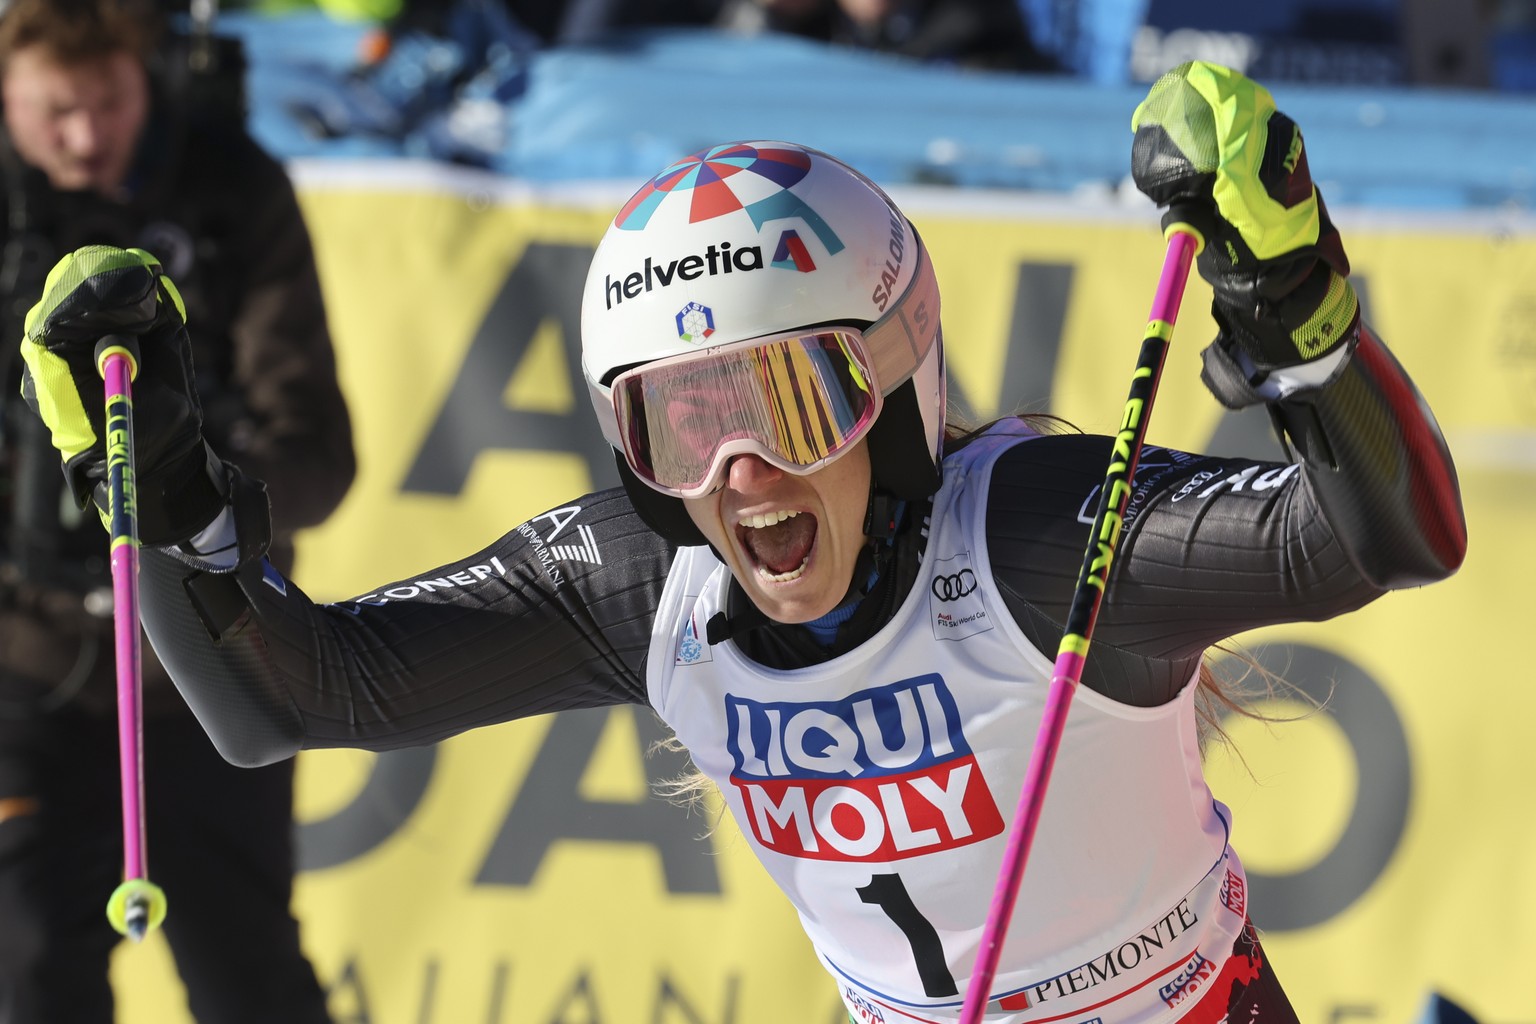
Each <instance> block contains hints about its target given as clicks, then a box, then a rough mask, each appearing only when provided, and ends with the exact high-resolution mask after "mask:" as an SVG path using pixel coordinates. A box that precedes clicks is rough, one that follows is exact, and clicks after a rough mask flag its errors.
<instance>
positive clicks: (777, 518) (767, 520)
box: [741, 511, 800, 530]
mask: <svg viewBox="0 0 1536 1024" xmlns="http://www.w3.org/2000/svg"><path fill="white" fill-rule="evenodd" d="M799 514H800V513H799V512H784V511H779V512H769V513H768V514H767V515H756V516H746V517H745V518H743V519H742V520H741V525H742V526H745V527H748V528H750V529H753V530H761V529H763V528H764V527H766V526H777V525H779V524H780V523H782V522H783V521H784V520H786V519H793V518H795V516H797V515H799Z"/></svg>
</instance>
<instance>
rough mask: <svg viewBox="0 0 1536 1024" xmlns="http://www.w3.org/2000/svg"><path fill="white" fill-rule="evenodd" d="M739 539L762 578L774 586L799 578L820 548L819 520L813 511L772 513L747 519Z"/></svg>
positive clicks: (740, 524) (742, 521) (738, 527)
mask: <svg viewBox="0 0 1536 1024" xmlns="http://www.w3.org/2000/svg"><path fill="white" fill-rule="evenodd" d="M736 539H737V541H738V542H739V543H740V544H741V548H742V550H743V551H745V552H746V553H747V557H748V558H750V559H751V560H752V565H753V567H754V568H756V569H757V572H758V575H759V576H761V577H762V578H763V579H765V580H767V581H768V582H770V583H788V582H790V581H791V580H797V579H799V578H800V577H801V576H802V575H803V574H804V573H805V567H806V565H807V563H809V562H810V559H811V549H812V548H813V547H815V546H816V517H815V516H813V515H811V514H810V513H809V512H789V511H779V512H768V513H764V514H761V515H754V516H743V517H742V518H741V519H740V520H738V521H737V523H736Z"/></svg>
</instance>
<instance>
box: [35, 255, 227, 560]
mask: <svg viewBox="0 0 1536 1024" xmlns="http://www.w3.org/2000/svg"><path fill="white" fill-rule="evenodd" d="M185 315H186V311H185V309H184V308H183V305H182V301H181V296H180V295H179V294H178V293H177V291H176V286H175V285H174V284H172V283H171V281H170V279H169V278H167V277H166V276H165V275H164V274H163V273H162V272H161V268H160V263H159V261H158V260H156V259H155V258H154V257H153V256H151V255H150V254H149V253H147V252H144V251H143V250H142V249H116V248H112V247H110V246H100V245H96V246H87V247H85V248H83V249H79V250H77V251H75V252H73V253H71V254H69V255H68V256H65V257H64V258H63V259H62V260H60V261H59V262H58V264H57V265H56V266H55V267H54V268H53V270H52V271H50V272H49V274H48V280H47V282H46V283H45V284H44V286H43V297H42V299H41V300H39V301H38V303H37V305H35V306H33V307H32V309H31V311H30V312H28V313H27V319H26V337H25V338H24V339H23V341H22V343H21V354H22V358H23V359H24V360H25V363H26V366H25V369H24V371H23V375H22V382H21V393H22V397H23V398H24V399H26V402H27V404H28V405H29V406H31V407H32V409H33V411H35V412H36V413H37V414H38V415H39V416H41V417H42V419H43V421H44V422H45V423H46V424H47V425H48V429H49V430H50V431H51V432H52V434H53V446H54V447H55V448H56V449H58V451H59V455H60V457H61V458H62V459H63V462H64V475H65V477H66V478H67V479H68V480H69V485H70V488H71V490H72V491H73V492H74V495H75V500H76V502H78V503H79V505H80V507H81V508H84V507H85V505H86V503H87V502H88V501H89V500H91V499H92V498H93V497H94V499H95V501H96V505H97V507H98V508H99V509H102V510H105V509H106V507H107V495H106V479H107V468H106V464H107V456H106V450H105V446H104V444H103V441H102V439H103V437H104V435H105V430H104V427H105V416H104V413H105V400H104V390H103V384H102V379H101V376H100V373H99V371H98V370H97V366H96V343H97V342H98V341H99V340H100V339H101V338H102V337H104V336H106V335H112V334H116V335H128V336H131V337H132V338H134V339H135V341H136V343H137V348H138V359H137V363H138V366H137V374H136V376H135V377H134V381H133V410H134V439H133V443H134V450H135V459H136V463H137V465H136V467H135V476H136V485H137V502H136V504H137V510H138V526H139V538H140V540H141V541H142V542H143V543H145V544H173V543H177V542H180V541H184V540H186V539H188V538H190V537H192V536H193V535H194V534H196V533H197V532H198V531H199V530H201V529H202V528H203V527H204V526H206V525H208V523H210V522H212V521H213V519H214V518H215V517H216V516H217V515H218V514H219V512H220V510H222V509H223V508H224V506H225V501H226V495H227V493H228V487H229V483H228V477H227V475H226V472H225V467H224V466H223V465H222V464H221V463H220V462H219V461H218V459H217V458H215V456H214V455H213V453H212V451H211V450H209V448H208V446H207V445H206V444H205V443H204V441H203V433H202V430H203V414H202V408H201V406H200V405H199V403H198V399H197V393H196V391H195V390H194V389H193V383H192V382H193V376H192V349H191V344H190V341H189V339H188V337H187V327H186V321H185Z"/></svg>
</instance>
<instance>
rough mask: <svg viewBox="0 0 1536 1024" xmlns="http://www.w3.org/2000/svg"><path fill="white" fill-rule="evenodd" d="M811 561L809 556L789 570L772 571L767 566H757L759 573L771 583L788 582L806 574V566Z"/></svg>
mask: <svg viewBox="0 0 1536 1024" xmlns="http://www.w3.org/2000/svg"><path fill="white" fill-rule="evenodd" d="M810 561H811V560H810V559H809V558H807V559H806V560H805V561H803V562H801V563H800V564H799V565H797V566H795V567H794V568H793V569H791V570H789V572H780V573H772V572H769V571H768V568H767V567H766V566H762V565H760V566H758V567H757V572H758V575H760V576H762V577H763V579H765V580H768V581H769V582H770V583H788V582H789V581H790V580H797V579H799V578H800V577H801V576H803V575H805V567H806V566H807V565H809V564H810Z"/></svg>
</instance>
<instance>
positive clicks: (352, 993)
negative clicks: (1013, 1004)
mask: <svg viewBox="0 0 1536 1024" xmlns="http://www.w3.org/2000/svg"><path fill="white" fill-rule="evenodd" d="M468 966H469V965H467V964H465V963H462V962H455V961H454V960H452V959H450V960H449V961H447V962H446V963H444V962H443V961H442V960H440V959H439V958H438V957H435V956H432V957H427V958H426V959H425V960H423V961H422V962H421V969H420V972H419V975H418V976H419V978H420V988H419V995H418V997H417V998H416V1013H415V1016H414V1017H412V1018H410V1019H411V1020H412V1022H413V1024H460V1021H461V1020H462V1018H460V1017H456V1018H454V1020H453V1021H451V1022H450V1021H449V1019H448V1018H447V1017H445V1016H444V1014H445V1013H446V1012H447V1010H446V1009H445V1008H444V1007H442V1006H440V1005H439V998H438V996H439V991H440V990H441V991H442V992H445V993H448V994H449V995H452V996H456V997H457V998H459V999H460V1000H461V1001H462V1000H463V998H464V992H465V986H466V985H469V986H471V987H472V988H474V989H476V990H478V987H479V983H480V976H479V974H478V970H474V971H468V973H469V975H470V976H469V978H468V980H467V981H466V973H467V968H468ZM440 975H444V976H447V977H449V978H452V979H454V980H455V983H454V984H451V985H439V984H438V981H439V976H440ZM511 976H512V964H510V963H509V962H508V961H507V960H505V959H498V960H497V961H496V962H495V964H494V965H492V967H491V972H490V985H489V990H488V993H487V996H486V1001H485V1004H484V1009H485V1012H484V1014H483V1015H482V1014H480V1013H479V1012H478V1009H479V1007H478V1006H477V1007H476V1013H475V1016H474V1017H473V1019H474V1020H483V1021H486V1022H487V1024H498V1022H501V1021H509V1020H512V1019H514V1018H513V1017H511V1016H509V1010H510V1009H512V1007H509V1002H510V1000H509V998H508V997H509V994H510V993H511V984H510V979H511ZM523 977H524V979H525V982H524V984H523V985H522V986H521V988H520V990H519V1005H518V1006H517V1007H516V1009H517V1010H518V1012H519V1014H520V1015H519V1016H518V1017H517V1018H516V1019H518V1020H522V1019H525V1018H526V1019H530V1020H534V1021H539V1022H547V1024H594V1022H601V1021H604V1020H616V1019H622V1020H629V1019H636V1020H638V1019H648V1020H651V1021H653V1022H660V1021H684V1022H687V1024H735V1021H736V1020H737V1019H738V1016H739V1011H740V1003H741V976H740V975H739V974H737V973H734V972H731V973H727V974H726V975H725V979H724V982H725V983H724V992H723V994H722V996H721V999H720V1002H719V1004H718V1006H715V1007H702V1008H701V1006H700V1005H699V1004H698V1003H696V1002H694V1001H693V1000H690V999H689V998H688V996H687V994H686V993H685V991H684V989H683V987H682V986H680V985H678V984H677V983H675V982H674V981H673V980H672V978H671V976H670V975H668V974H667V973H666V972H664V971H663V972H658V974H657V976H656V987H655V990H654V997H653V998H652V999H651V1001H650V1002H649V1003H648V1004H642V1002H641V999H642V996H641V994H640V993H638V992H627V991H626V992H621V993H620V996H619V998H620V999H621V1002H620V1003H619V1005H618V1010H617V1012H616V1013H613V1012H612V1011H613V1009H614V1008H613V1006H611V1005H610V1006H608V1007H607V1009H608V1010H609V1011H610V1012H608V1013H605V1012H604V1003H603V1002H602V1001H601V1000H600V999H599V993H600V991H602V989H601V986H599V985H597V984H596V983H595V981H596V980H597V979H594V977H593V975H592V970H591V968H590V967H588V966H586V965H578V966H577V967H576V968H575V973H574V975H573V976H571V977H570V978H569V979H566V980H557V979H554V978H545V979H542V980H541V981H542V983H541V984H539V985H534V984H532V982H531V981H528V980H527V979H529V978H530V976H529V975H528V974H527V973H526V972H525V973H524V975H523ZM388 989H389V991H390V992H391V993H409V992H411V991H413V986H412V982H411V979H410V978H409V977H408V976H407V975H406V974H404V973H402V972H401V971H399V970H393V971H392V972H391V973H390V979H389V985H388ZM608 991H609V993H610V996H611V995H612V993H613V990H612V988H611V987H610V988H609V990H608ZM325 994H326V1001H327V1005H328V1008H329V1009H330V1012H331V1017H332V1019H333V1020H334V1021H335V1024H374V1017H373V1011H372V1009H371V1008H370V1005H369V1001H368V986H367V984H366V983H365V982H364V980H363V973H362V970H361V969H360V967H359V965H358V962H357V957H356V955H355V954H354V955H351V956H348V957H347V959H346V960H345V961H344V962H343V963H342V966H341V970H340V972H339V973H338V974H337V976H336V979H335V980H334V981H332V982H331V983H330V984H329V985H328V986H326V990H325ZM529 1003H533V1004H534V1005H535V1006H536V1008H537V1012H534V1013H532V1014H531V1015H530V1009H529V1007H528V1004H529ZM647 1010H648V1011H649V1012H648V1014H647V1013H646V1012H645V1011H647ZM391 1019H396V1018H391ZM843 1019H844V1021H846V1019H847V1017H846V1012H845V1015H844V1018H843Z"/></svg>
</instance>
